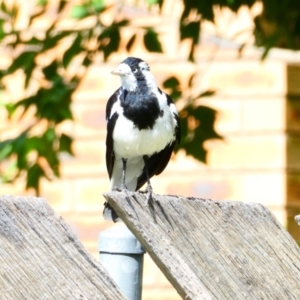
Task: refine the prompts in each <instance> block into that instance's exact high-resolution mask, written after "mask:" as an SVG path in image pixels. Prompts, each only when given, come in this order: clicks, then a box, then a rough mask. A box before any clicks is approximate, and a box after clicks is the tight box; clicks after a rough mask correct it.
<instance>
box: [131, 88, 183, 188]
mask: <svg viewBox="0 0 300 300" xmlns="http://www.w3.org/2000/svg"><path fill="white" fill-rule="evenodd" d="M166 96H167V99H168V104H169V105H170V104H171V103H173V100H172V99H171V97H170V96H169V95H167V94H166ZM173 117H174V118H175V120H176V123H177V124H176V127H175V131H174V135H175V140H174V141H173V142H172V143H170V144H168V145H167V146H166V147H165V148H164V149H163V150H161V151H160V152H158V153H155V154H153V155H152V156H150V157H149V158H148V160H147V165H146V166H145V167H144V169H143V173H142V174H141V175H140V176H139V178H138V182H137V187H136V190H138V189H140V188H141V187H142V186H143V185H144V184H145V183H146V182H147V175H146V170H145V168H147V169H148V174H149V177H150V178H151V177H152V176H153V175H159V174H160V173H161V172H162V171H163V170H164V169H165V168H166V166H167V164H168V163H169V160H170V158H171V155H172V152H173V149H174V147H175V145H176V143H178V144H179V143H180V135H181V128H180V120H179V117H178V115H177V114H175V113H174V114H173Z"/></svg>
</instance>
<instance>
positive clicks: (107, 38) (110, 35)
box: [98, 26, 121, 61]
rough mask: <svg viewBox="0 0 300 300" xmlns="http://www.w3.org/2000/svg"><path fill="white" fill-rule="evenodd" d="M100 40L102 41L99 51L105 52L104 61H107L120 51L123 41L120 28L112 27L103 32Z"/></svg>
mask: <svg viewBox="0 0 300 300" xmlns="http://www.w3.org/2000/svg"><path fill="white" fill-rule="evenodd" d="M98 40H99V41H100V46H99V50H100V51H103V54H104V60H105V61H106V60H107V58H108V57H109V55H110V54H112V53H113V52H116V51H117V50H118V49H119V44H120V40H121V36H120V31H119V28H118V27H117V26H111V27H109V28H107V29H105V30H103V32H102V33H101V34H100V35H99V37H98Z"/></svg>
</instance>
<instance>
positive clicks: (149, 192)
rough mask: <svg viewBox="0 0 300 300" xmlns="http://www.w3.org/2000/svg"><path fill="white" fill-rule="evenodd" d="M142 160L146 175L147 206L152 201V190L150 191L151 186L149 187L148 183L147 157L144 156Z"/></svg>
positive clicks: (149, 183)
mask: <svg viewBox="0 0 300 300" xmlns="http://www.w3.org/2000/svg"><path fill="white" fill-rule="evenodd" d="M143 159H144V163H145V173H146V177H147V192H148V196H147V204H148V203H149V201H150V200H152V191H153V190H152V186H151V182H150V176H149V172H148V167H147V162H148V156H147V155H144V156H143Z"/></svg>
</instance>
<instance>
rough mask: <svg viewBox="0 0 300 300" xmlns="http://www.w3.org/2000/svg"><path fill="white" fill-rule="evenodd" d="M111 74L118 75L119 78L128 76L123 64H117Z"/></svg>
mask: <svg viewBox="0 0 300 300" xmlns="http://www.w3.org/2000/svg"><path fill="white" fill-rule="evenodd" d="M111 74H114V75H119V76H126V75H128V69H127V68H126V66H125V65H124V64H119V65H118V67H117V68H116V69H115V70H113V71H112V72H111Z"/></svg>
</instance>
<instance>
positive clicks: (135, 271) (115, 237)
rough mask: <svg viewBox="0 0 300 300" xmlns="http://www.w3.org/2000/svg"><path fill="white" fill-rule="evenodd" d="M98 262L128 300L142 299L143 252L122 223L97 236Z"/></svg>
mask: <svg viewBox="0 0 300 300" xmlns="http://www.w3.org/2000/svg"><path fill="white" fill-rule="evenodd" d="M98 250H99V253H100V262H101V264H102V265H103V266H104V268H105V269H106V270H107V271H108V273H109V274H110V276H111V277H112V278H113V279H114V281H115V282H116V284H117V285H118V286H119V287H120V289H121V291H122V293H123V294H124V296H125V297H126V298H127V299H128V300H140V299H141V298H142V279H143V260H144V253H145V250H144V248H143V247H142V245H141V244H140V242H139V241H138V240H137V239H136V237H135V236H134V235H133V234H132V232H131V231H130V230H129V229H128V228H127V227H126V225H124V224H123V223H121V224H120V223H117V224H116V225H114V226H113V227H111V228H109V229H107V230H104V231H102V232H101V233H100V234H99V240H98Z"/></svg>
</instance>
